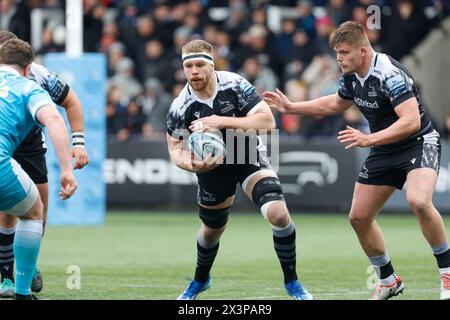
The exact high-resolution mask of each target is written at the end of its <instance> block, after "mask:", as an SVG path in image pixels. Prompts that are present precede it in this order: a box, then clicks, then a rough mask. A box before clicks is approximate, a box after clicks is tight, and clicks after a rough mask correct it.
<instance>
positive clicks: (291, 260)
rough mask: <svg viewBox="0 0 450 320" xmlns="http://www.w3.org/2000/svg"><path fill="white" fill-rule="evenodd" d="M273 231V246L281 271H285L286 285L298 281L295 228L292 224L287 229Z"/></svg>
mask: <svg viewBox="0 0 450 320" xmlns="http://www.w3.org/2000/svg"><path fill="white" fill-rule="evenodd" d="M272 231H273V245H274V247H275V252H276V253H277V256H278V259H279V260H280V264H281V269H283V274H284V283H288V282H290V281H292V280H297V279H298V277H297V272H296V263H297V259H296V248H295V226H294V225H293V224H292V223H291V224H290V225H289V226H288V227H287V228H286V229H284V230H281V231H277V230H272Z"/></svg>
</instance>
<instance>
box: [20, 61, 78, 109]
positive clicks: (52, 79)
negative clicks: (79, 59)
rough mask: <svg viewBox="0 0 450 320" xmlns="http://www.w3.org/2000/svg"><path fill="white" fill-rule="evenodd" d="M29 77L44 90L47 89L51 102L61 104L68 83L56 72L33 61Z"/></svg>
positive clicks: (68, 88) (67, 91)
mask: <svg viewBox="0 0 450 320" xmlns="http://www.w3.org/2000/svg"><path fill="white" fill-rule="evenodd" d="M29 78H30V79H31V80H33V81H35V82H37V83H38V84H39V85H40V86H41V87H42V88H43V89H44V90H45V91H47V92H48V93H49V95H50V97H51V98H52V100H53V102H55V103H56V104H58V105H61V103H62V102H63V101H64V99H66V97H67V95H68V93H69V90H70V87H69V85H68V84H67V83H65V82H64V81H63V80H62V79H61V78H60V77H59V76H58V75H57V74H56V73H53V72H50V71H49V70H48V69H47V68H45V67H44V66H42V65H40V64H37V63H34V62H33V63H32V64H31V70H30V77H29Z"/></svg>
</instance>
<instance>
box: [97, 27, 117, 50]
mask: <svg viewBox="0 0 450 320" xmlns="http://www.w3.org/2000/svg"><path fill="white" fill-rule="evenodd" d="M115 42H119V29H118V28H117V25H116V24H115V23H113V22H108V23H105V24H104V25H103V32H102V38H101V40H100V48H99V51H100V52H104V53H107V52H108V48H109V46H110V45H111V44H113V43H115Z"/></svg>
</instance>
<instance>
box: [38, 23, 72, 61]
mask: <svg viewBox="0 0 450 320" xmlns="http://www.w3.org/2000/svg"><path fill="white" fill-rule="evenodd" d="M64 43H65V36H64V27H63V26H56V27H54V28H50V27H45V28H44V29H43V30H42V46H41V48H40V49H39V50H38V51H37V52H36V54H37V55H44V54H46V53H49V52H61V51H64V48H65V47H64Z"/></svg>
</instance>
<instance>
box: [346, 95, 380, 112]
mask: <svg viewBox="0 0 450 320" xmlns="http://www.w3.org/2000/svg"><path fill="white" fill-rule="evenodd" d="M353 100H354V101H355V103H356V104H357V105H358V106H360V107H363V108H369V109H378V108H379V107H380V106H379V105H378V103H377V102H376V101H375V102H369V101H367V100H364V99H361V98H357V97H355V98H354V99H353Z"/></svg>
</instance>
